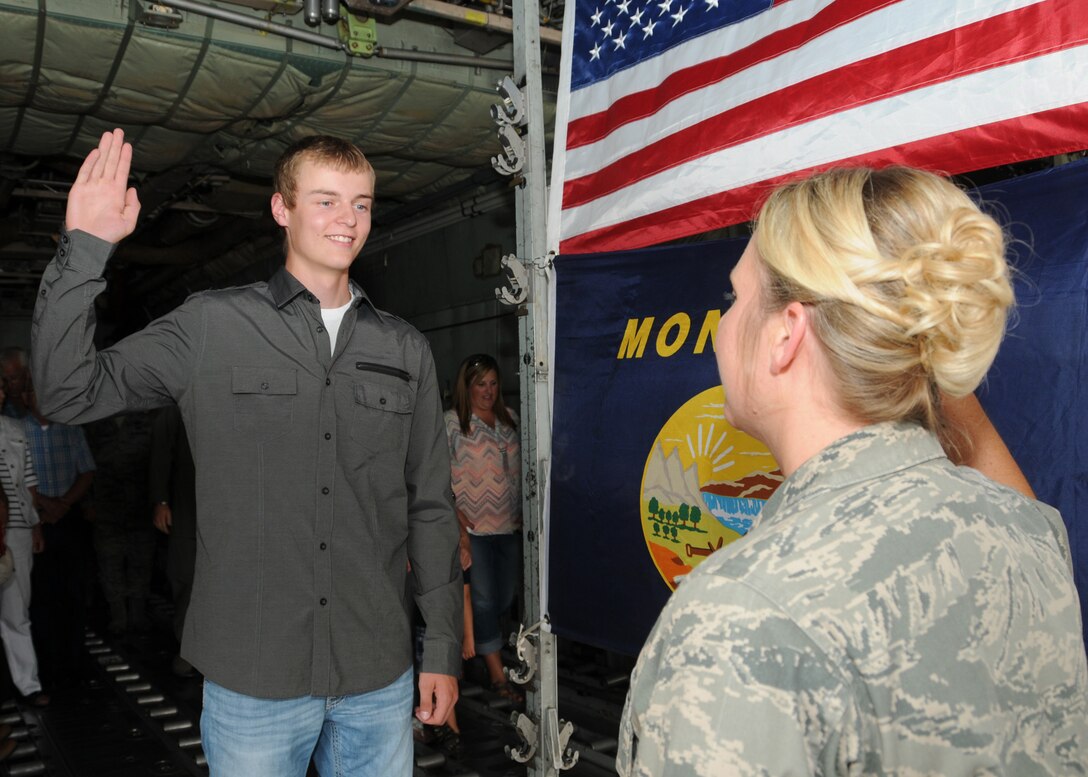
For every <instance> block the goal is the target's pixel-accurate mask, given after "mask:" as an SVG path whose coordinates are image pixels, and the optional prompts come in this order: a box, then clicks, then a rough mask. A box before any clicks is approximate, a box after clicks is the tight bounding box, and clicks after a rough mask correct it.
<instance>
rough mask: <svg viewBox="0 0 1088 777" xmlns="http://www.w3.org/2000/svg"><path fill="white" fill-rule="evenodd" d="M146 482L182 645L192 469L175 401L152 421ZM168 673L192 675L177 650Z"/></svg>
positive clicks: (192, 554)
mask: <svg viewBox="0 0 1088 777" xmlns="http://www.w3.org/2000/svg"><path fill="white" fill-rule="evenodd" d="M148 484H149V485H148V489H149V491H150V493H151V504H152V505H153V507H152V511H153V512H152V522H153V524H154V526H155V528H156V529H158V530H159V531H160V532H162V533H163V534H165V535H167V536H168V537H169V538H170V539H169V543H168V547H167V551H166V554H167V558H166V576H167V578H168V579H169V581H170V592H171V595H172V596H173V599H174V636H175V637H176V638H177V641H178V644H179V645H180V644H181V637H182V632H183V628H184V626H185V613H186V611H188V609H189V597H190V596H191V595H192V591H193V573H194V568H195V565H196V469H195V468H194V465H193V454H192V452H191V451H190V450H189V437H188V435H186V434H185V424H184V422H183V421H182V420H181V411H180V410H178V406H177V405H168V406H166V407H164V408H162V410H160V411H159V412H158V413H157V414H156V415H155V419H154V421H153V422H152V425H151V464H150V466H149V468H148ZM170 671H172V672H173V673H174V674H175V675H177V676H178V677H190V676H191V675H193V674H194V670H193V666H192V664H190V663H189V662H188V661H186V660H185V659H184V658H182V657H181V654H180V652H179V653H177V654H175V655H174V657H173V659H172V660H171V662H170Z"/></svg>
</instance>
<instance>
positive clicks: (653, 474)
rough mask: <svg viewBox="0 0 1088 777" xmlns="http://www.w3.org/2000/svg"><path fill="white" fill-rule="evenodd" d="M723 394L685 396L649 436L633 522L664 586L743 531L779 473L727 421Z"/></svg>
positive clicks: (710, 391)
mask: <svg viewBox="0 0 1088 777" xmlns="http://www.w3.org/2000/svg"><path fill="white" fill-rule="evenodd" d="M724 407H725V392H724V390H723V389H722V387H721V386H717V387H715V388H712V389H707V390H706V391H703V392H702V393H700V394H696V395H695V396H694V397H692V398H691V399H689V400H688V401H687V402H685V403H684V404H683V405H682V406H681V407H680V409H679V410H677V411H676V412H675V413H673V415H672V417H671V418H670V419H669V420H668V421H667V422H666V423H665V425H664V426H663V427H661V431H660V432H659V433H658V435H657V439H655V440H654V444H653V447H652V448H651V449H650V454H649V456H647V457H646V467H645V469H643V471H642V488H641V489H640V494H641V502H640V507H641V510H640V522H641V524H642V534H643V536H644V537H645V539H646V547H647V549H648V550H649V551H650V556H651V557H652V558H653V562H654V566H656V567H657V571H658V572H660V573H661V577H662V578H663V579H664V581H665V584H666V585H668V586H669V588H673V589H675V588H676V584H677V582H678V580H679V579H680V578H681V577H683V576H684V575H686V574H687V573H689V572H690V571H691V570H692V569H694V568H695V567H697V566H698V565H699V564H700V563H701V562H702V561H703V559H705V558H706V557H707V556H709V555H710V554H711V553H713V552H714V551H715V550H717V549H718V548H720V547H722V546H724V545H727V544H728V543H730V542H732V541H733V540H735V539H737V538H738V537H742V536H744V535H745V534H746V533H747V532H748V530H749V529H751V527H752V525H753V523H754V521H755V520H756V519H757V518H758V516H759V514H760V512H761V511H762V509H763V505H764V503H765V502H766V501H767V498H768V497H769V496H770V495H771V494H772V493H774V490H775V489H776V488H777V487H778V485H779V484H780V483H781V482H782V472H781V471H780V470H779V468H778V464H777V463H776V462H775V460H774V458H773V457H772V456H771V454H770V451H768V450H767V448H766V447H764V445H763V443H761V442H759V441H758V440H756V439H755V438H753V437H749V436H748V435H747V434H745V433H744V432H741V431H738V430H737V429H734V428H733V427H732V426H730V424H729V422H728V421H726V420H725V416H724V415H722V410H723V408H724Z"/></svg>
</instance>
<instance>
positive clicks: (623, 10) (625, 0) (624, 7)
mask: <svg viewBox="0 0 1088 777" xmlns="http://www.w3.org/2000/svg"><path fill="white" fill-rule="evenodd" d="M630 6H631V0H623V2H622V3H620V4H619V5H617V6H616V7H617V8H619V9H620V13H627V9H628V8H629V7H630Z"/></svg>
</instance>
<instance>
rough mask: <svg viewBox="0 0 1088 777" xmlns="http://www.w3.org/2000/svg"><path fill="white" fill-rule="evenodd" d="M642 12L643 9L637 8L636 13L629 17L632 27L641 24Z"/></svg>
mask: <svg viewBox="0 0 1088 777" xmlns="http://www.w3.org/2000/svg"><path fill="white" fill-rule="evenodd" d="M642 10H643V9H641V8H639V9H638V10H637V11H635V15H634V16H632V17H631V26H632V27H638V26H639V25H640V24H642Z"/></svg>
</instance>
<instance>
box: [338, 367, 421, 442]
mask: <svg viewBox="0 0 1088 777" xmlns="http://www.w3.org/2000/svg"><path fill="white" fill-rule="evenodd" d="M352 391H353V397H354V400H355V402H354V405H353V410H354V412H353V417H352V423H351V438H352V439H353V440H354V441H355V442H356V443H358V444H359V445H360V446H362V447H363V448H365V449H367V450H369V451H372V452H375V453H377V452H380V451H402V450H404V449H405V447H406V446H407V444H408V431H409V427H410V425H411V420H412V390H411V388H409V386H408V385H407V384H405V385H403V386H395V385H387V384H385V383H377V382H370V381H367V382H358V383H355V384H354V385H353V387H352Z"/></svg>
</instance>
